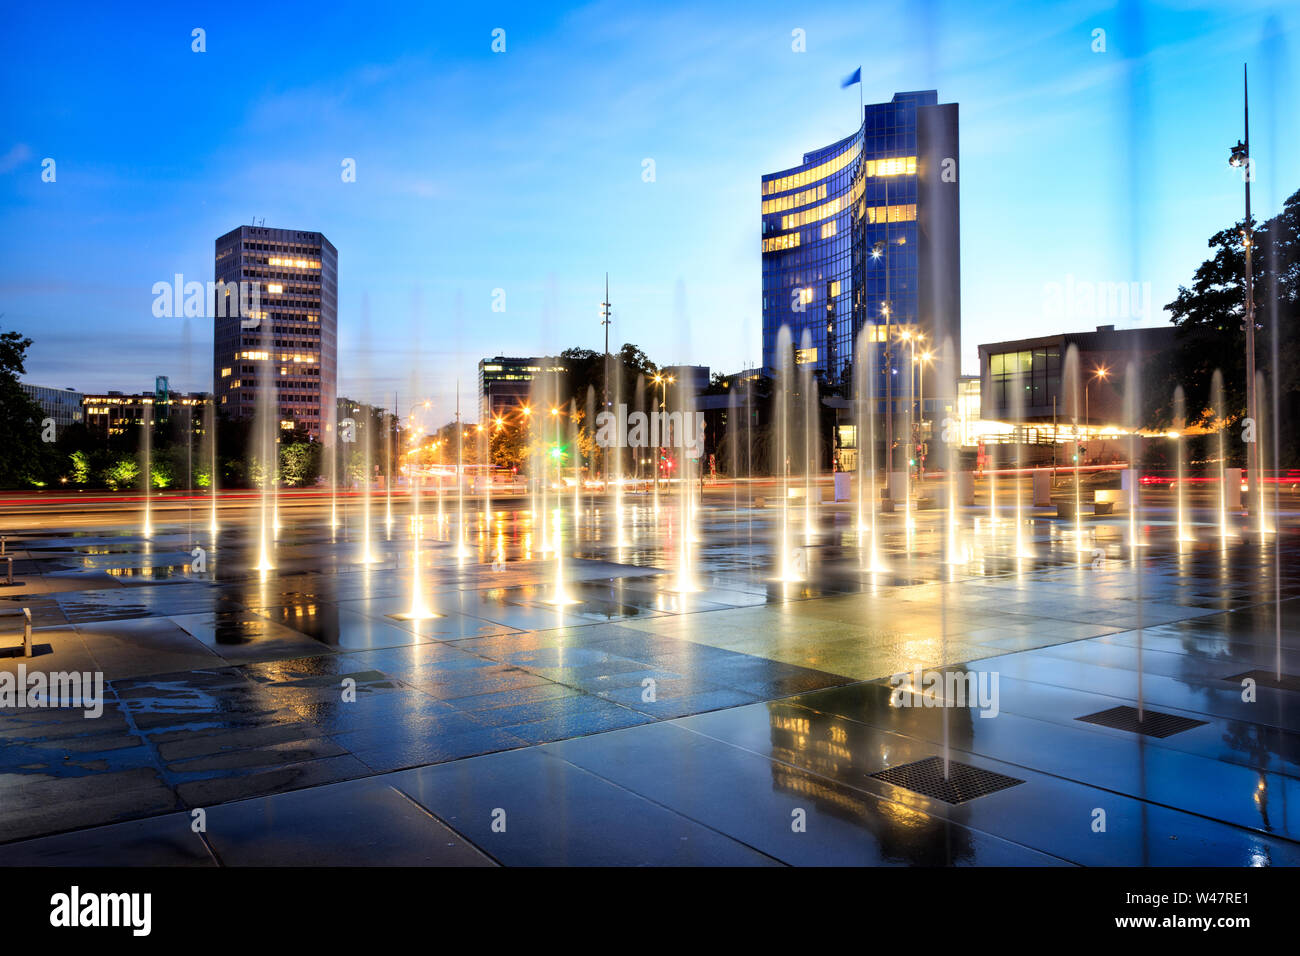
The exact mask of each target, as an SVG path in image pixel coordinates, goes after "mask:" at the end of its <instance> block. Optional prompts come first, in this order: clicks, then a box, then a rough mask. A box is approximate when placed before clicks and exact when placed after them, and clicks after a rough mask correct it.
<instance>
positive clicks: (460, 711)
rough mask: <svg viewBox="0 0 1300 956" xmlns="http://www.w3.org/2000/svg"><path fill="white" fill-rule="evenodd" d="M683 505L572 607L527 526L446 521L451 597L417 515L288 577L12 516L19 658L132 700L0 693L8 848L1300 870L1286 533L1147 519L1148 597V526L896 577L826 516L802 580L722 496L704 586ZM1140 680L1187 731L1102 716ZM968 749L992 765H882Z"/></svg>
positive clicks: (295, 564) (237, 855)
mask: <svg viewBox="0 0 1300 956" xmlns="http://www.w3.org/2000/svg"><path fill="white" fill-rule="evenodd" d="M646 510H647V511H648V510H649V509H646ZM665 512H666V513H665V515H664V516H663V518H662V521H663V523H664V530H663V531H662V532H655V531H654V529H653V523H654V521H655V519H654V518H653V516H651V517H647V518H644V519H642V524H643V527H642V530H641V533H640V535H639V537H638V538H636V539H635V540H634V542H633V544H632V545H631V546H629V547H626V548H622V549H619V548H614V547H611V546H607V545H604V544H602V543H601V537H602V535H603V536H604V537H606V538H607V537H608V534H607V530H608V529H607V527H605V528H602V527H601V526H600V525H598V523H597V522H590V521H589V522H587V526H586V527H585V528H584V529H583V534H582V535H580V536H579V539H578V541H577V542H576V543H575V544H574V548H575V556H574V558H573V559H572V560H570V561H568V562H567V566H568V569H569V573H570V575H571V579H570V580H569V581H568V583H567V591H568V594H567V596H568V597H569V598H570V599H571V603H565V604H553V603H550V601H551V599H552V597H553V594H554V584H553V581H552V568H553V562H551V561H549V560H540V559H539V558H538V557H537V556H531V557H530V556H528V554H527V551H526V548H527V541H526V539H525V538H524V537H523V536H522V535H512V537H511V539H510V543H511V554H510V560H509V561H508V562H507V564H506V566H505V568H504V570H498V571H493V570H492V569H491V566H490V564H489V563H488V562H487V561H486V560H480V559H483V558H484V557H485V555H484V554H482V553H477V554H475V555H473V556H471V557H470V558H469V559H468V560H467V561H465V562H464V563H463V564H461V563H460V562H458V561H457V559H456V558H455V556H454V551H453V549H452V546H451V543H450V542H449V541H447V540H444V541H441V542H439V541H434V540H431V541H429V542H427V543H426V544H425V545H423V546H422V548H423V549H424V551H425V554H426V558H427V560H428V566H427V568H426V571H425V579H426V581H427V582H428V589H429V593H428V594H427V600H428V602H429V604H430V605H431V606H432V608H433V610H434V611H436V614H437V616H435V617H430V618H427V619H423V620H410V619H407V618H405V617H403V613H404V612H405V611H406V610H408V609H409V606H410V595H409V581H410V577H411V570H410V567H409V560H410V554H409V551H407V550H405V549H404V547H403V543H402V542H401V541H399V540H397V539H396V538H395V539H394V540H393V541H391V542H380V544H379V545H377V547H378V548H379V549H380V550H381V551H382V554H381V560H380V562H379V563H376V564H373V565H360V564H358V563H357V561H356V550H357V547H356V542H355V540H351V541H349V540H346V539H340V540H339V541H330V540H329V538H328V535H322V534H321V532H320V531H319V529H316V530H313V529H299V530H294V529H292V528H290V529H288V530H286V532H285V533H284V538H283V540H282V541H281V543H280V547H279V552H278V560H277V570H276V571H275V572H272V573H270V574H267V575H259V574H257V573H256V572H255V571H252V570H249V569H250V567H251V565H253V564H254V563H255V562H254V561H253V560H251V552H250V549H251V547H252V544H253V541H252V538H253V536H252V535H248V534H246V533H244V532H243V531H241V530H238V529H236V530H231V531H229V532H225V533H223V534H222V536H221V538H220V539H219V542H218V547H217V548H215V549H213V550H212V552H211V558H210V560H211V565H210V568H209V570H210V573H207V574H196V573H194V570H193V568H192V566H191V565H189V564H188V563H187V562H188V561H189V555H190V548H191V545H192V544H193V542H192V541H191V540H190V538H189V537H188V534H187V533H186V532H185V531H183V530H182V531H176V530H172V529H167V530H165V531H164V532H163V533H161V534H158V535H156V536H155V537H154V538H152V539H151V540H150V541H148V542H142V541H141V540H140V539H139V538H138V537H133V536H131V535H129V534H121V533H112V532H103V533H101V534H97V535H66V536H60V535H57V534H48V535H33V536H28V537H26V538H23V539H21V540H16V541H15V539H13V538H11V539H10V549H11V551H14V550H16V553H17V555H18V558H17V562H16V564H17V569H16V570H17V574H18V575H19V576H21V577H24V578H25V579H26V580H27V581H28V583H29V590H28V591H27V592H26V593H24V594H22V595H20V596H19V598H18V600H20V602H21V603H22V604H23V605H25V606H28V607H30V608H31V609H32V612H33V615H34V618H35V623H36V625H37V628H38V629H37V631H36V634H35V643H36V645H37V655H36V656H35V657H34V658H33V659H31V660H23V659H21V658H15V657H8V658H0V672H4V673H8V674H16V673H17V669H18V668H19V666H24V667H26V668H27V670H29V671H33V670H49V671H53V670H60V671H87V672H100V673H102V674H103V675H104V680H105V681H106V684H105V698H106V699H105V702H104V710H103V715H102V716H101V717H99V718H97V719H86V718H84V717H83V716H82V710H80V709H78V708H62V709H58V708H54V709H45V708H19V709H14V710H11V711H9V712H8V713H6V715H5V716H4V719H3V723H2V724H0V801H2V802H0V805H2V806H3V807H4V812H3V814H0V864H2V865H51V864H81V865H94V864H101V863H105V864H119V865H120V864H127V865H130V864H164V865H172V864H175V865H213V864H225V865H272V864H281V865H304V864H307V865H310V864H358V865H367V864H392V865H420V864H446V865H494V864H505V865H564V864H578V865H586V864H593V865H598V864H616V865H624V864H627V865H632V864H635V865H647V864H649V865H656V864H661V865H673V864H686V865H693V864H708V865H782V864H791V865H1129V864H1131V865H1152V866H1162V865H1226V866H1262V865H1274V864H1281V865H1287V864H1296V863H1300V790H1297V781H1298V779H1300V683H1297V682H1296V681H1295V680H1294V678H1292V679H1291V680H1290V681H1289V682H1288V680H1286V679H1284V680H1283V681H1282V682H1281V683H1278V682H1276V681H1273V680H1272V679H1271V678H1270V677H1269V676H1268V675H1270V674H1272V673H1273V669H1274V668H1275V666H1276V663H1277V660H1278V658H1277V653H1278V642H1279V641H1280V643H1281V653H1282V660H1283V662H1284V664H1285V665H1286V666H1285V667H1284V671H1286V672H1287V673H1290V674H1292V675H1294V674H1296V673H1300V664H1297V663H1295V657H1296V654H1297V652H1298V651H1300V604H1298V603H1297V600H1298V599H1300V590H1298V589H1297V584H1298V578H1297V574H1296V573H1295V572H1293V571H1292V570H1291V568H1292V567H1294V566H1295V565H1293V564H1292V563H1291V561H1290V558H1291V557H1294V556H1295V549H1294V547H1293V543H1294V542H1293V539H1292V538H1291V536H1290V533H1289V532H1288V533H1287V534H1286V535H1284V538H1283V541H1282V543H1281V548H1280V554H1281V560H1280V563H1279V562H1277V561H1275V558H1274V554H1273V548H1272V546H1271V542H1270V546H1269V547H1266V548H1265V547H1260V544H1259V542H1258V541H1252V540H1251V539H1249V538H1248V537H1243V538H1242V539H1239V540H1233V541H1231V542H1230V543H1227V544H1224V545H1223V546H1222V547H1220V546H1219V545H1218V543H1217V542H1216V543H1215V545H1214V547H1194V548H1182V549H1181V550H1180V548H1179V545H1178V543H1177V542H1175V541H1174V540H1173V537H1172V533H1171V530H1170V529H1169V528H1163V529H1160V528H1153V529H1151V533H1150V539H1151V545H1150V547H1148V548H1145V549H1143V553H1142V554H1141V561H1142V576H1141V588H1140V596H1139V591H1138V589H1137V587H1136V583H1137V581H1136V577H1137V576H1136V575H1135V574H1134V571H1133V566H1132V563H1131V555H1130V553H1129V552H1128V551H1127V549H1125V548H1124V547H1123V546H1122V544H1121V543H1120V542H1121V537H1120V536H1119V534H1118V531H1116V534H1115V535H1114V536H1113V537H1110V538H1108V537H1106V536H1105V535H1104V534H1102V535H1101V536H1100V537H1099V542H1100V549H1101V550H1102V552H1103V553H1104V554H1105V555H1106V558H1107V560H1105V561H1103V562H1100V563H1098V562H1097V561H1095V560H1094V558H1093V554H1094V552H1092V551H1083V552H1080V551H1077V550H1076V549H1074V548H1073V547H1070V546H1069V545H1068V543H1067V542H1063V541H1062V540H1061V539H1060V536H1059V535H1058V534H1057V533H1056V531H1055V526H1054V525H1053V524H1052V523H1051V522H1038V523H1036V525H1035V529H1036V533H1035V546H1036V549H1037V551H1038V557H1036V558H1033V559H1028V560H1026V559H1016V558H1014V556H1012V555H1011V554H1010V549H1009V546H1008V542H1005V541H1002V542H998V541H995V540H992V539H989V540H983V541H982V543H981V542H976V543H977V544H978V547H976V548H975V549H974V551H973V553H972V554H971V556H970V560H969V561H968V562H967V563H965V564H964V565H961V566H952V565H945V564H944V563H943V561H942V554H941V553H940V550H939V549H940V545H939V544H936V542H937V541H938V540H939V539H941V538H942V535H941V534H938V533H934V532H933V530H931V531H929V532H925V533H920V534H918V535H917V537H916V540H915V542H914V543H913V546H912V550H911V553H910V554H909V553H908V551H907V542H906V541H904V540H903V539H901V538H896V539H895V540H893V541H891V542H889V544H890V547H889V548H887V552H888V555H887V560H888V562H889V564H890V566H891V570H890V571H889V572H888V573H883V574H867V573H863V572H862V571H861V569H860V566H859V565H860V557H859V554H858V552H857V549H856V547H855V538H856V536H855V535H854V534H851V533H850V532H849V529H848V524H847V522H846V520H845V519H846V518H847V515H840V516H839V518H838V519H835V518H834V517H833V516H831V515H826V516H825V518H824V526H823V527H821V528H819V530H818V534H817V538H816V544H815V545H813V546H812V547H811V548H810V549H809V550H808V552H807V560H808V562H809V570H808V575H807V577H808V581H809V582H812V583H798V582H794V583H785V582H780V581H774V580H771V578H772V577H773V572H772V571H771V570H770V567H771V565H772V563H773V562H772V556H771V548H770V547H769V546H767V545H766V544H763V543H762V542H765V541H767V540H768V539H770V538H771V536H772V534H773V528H774V522H773V513H772V512H770V511H766V512H765V511H760V510H755V511H750V510H748V509H742V510H740V511H733V510H732V509H730V508H719V507H708V508H704V509H702V510H701V512H700V522H701V526H700V527H699V529H698V531H697V535H698V538H699V546H698V551H697V553H696V555H695V558H694V572H695V584H696V589H695V590H693V591H686V592H682V591H678V590H674V581H673V579H674V578H675V575H674V574H673V573H672V572H673V569H674V567H675V565H674V555H675V548H676V546H675V544H674V543H673V541H672V538H671V529H672V524H673V522H672V518H671V508H666V509H665ZM645 526H651V527H650V530H646V527H645ZM751 536H752V537H751ZM751 541H753V542H756V543H751ZM480 550H482V549H480ZM665 572H666V573H665ZM1276 575H1280V580H1277V579H1276V578H1275V576H1276ZM1275 589H1276V592H1277V593H1279V594H1280V597H1281V601H1280V604H1275V603H1274V596H1275ZM1279 611H1280V614H1281V619H1280V621H1279V620H1278V617H1277V615H1278V613H1279ZM922 672H924V675H925V680H930V679H931V678H935V677H937V679H938V687H939V691H938V692H937V695H936V694H932V695H930V696H929V697H928V698H927V697H926V696H925V695H924V694H923V693H921V691H922V689H923V685H921V686H915V687H913V684H915V683H916V681H915V675H919V674H921V673H922ZM903 674H905V675H908V676H907V678H906V679H903V680H900V679H899V678H894V679H892V680H891V675H903ZM1252 674H1253V675H1254V676H1253V677H1251V676H1250V675H1252ZM948 675H951V676H948ZM1139 676H1140V681H1139ZM1243 681H1246V685H1249V686H1248V687H1247V686H1246V685H1244V684H1243ZM981 682H983V683H982V684H981ZM1139 684H1140V692H1141V695H1142V706H1143V712H1144V717H1145V715H1146V714H1147V713H1148V712H1150V713H1152V714H1155V715H1157V716H1159V715H1169V716H1171V717H1178V716H1181V717H1186V718H1190V720H1189V721H1187V722H1186V723H1187V724H1188V725H1189V726H1188V727H1187V729H1180V730H1179V731H1178V732H1174V733H1170V734H1169V735H1168V736H1155V735H1153V734H1152V733H1148V732H1142V733H1135V732H1133V730H1132V729H1125V728H1124V727H1123V726H1107V725H1106V724H1105V723H1097V722H1089V721H1083V720H1080V719H1079V718H1081V717H1085V716H1089V715H1095V714H1100V713H1104V712H1107V711H1109V710H1111V709H1114V708H1117V707H1125V706H1136V705H1137V702H1138V695H1139ZM896 685H898V686H896ZM899 686H903V687H906V688H909V689H911V690H914V691H916V693H915V695H914V696H913V697H911V698H909V700H910V702H912V703H914V704H915V705H914V706H897V703H898V701H897V696H898V688H899ZM981 686H983V687H984V688H985V689H989V688H993V689H995V692H996V697H995V700H994V701H993V702H992V703H993V705H994V706H990V702H989V701H987V700H984V701H981V700H978V699H969V698H968V699H965V700H961V701H958V700H955V699H953V698H952V689H953V688H954V687H956V688H962V687H967V688H972V689H973V688H977V687H981ZM945 700H946V702H947V704H948V706H942V704H944V702H945ZM936 704H938V705H940V706H934V705H936ZM990 710H995V711H996V713H990ZM1161 719H1163V717H1161ZM1148 729H1149V728H1148ZM945 748H946V749H945ZM945 753H946V754H947V759H948V761H949V767H950V769H951V768H952V767H957V768H959V770H960V772H961V773H963V774H966V775H967V777H966V778H963V779H968V780H969V781H971V782H972V783H971V785H972V786H978V785H979V783H980V781H996V783H995V784H994V785H993V786H992V788H990V789H988V791H987V792H982V793H979V794H978V795H975V796H972V797H969V798H968V799H960V800H958V799H956V798H952V797H951V794H950V793H947V796H948V797H949V798H948V799H945V798H944V796H941V795H938V794H940V793H946V791H942V790H940V791H933V790H932V791H931V792H929V793H927V792H925V788H924V787H922V789H920V790H918V789H913V788H912V787H910V786H902V785H900V784H899V783H898V782H897V781H898V780H900V779H902V778H900V777H897V776H893V775H891V774H888V773H885V774H884V776H883V777H882V772H885V771H888V770H890V769H891V768H894V769H898V768H902V769H903V770H904V771H908V770H915V772H916V773H917V774H922V773H923V771H926V770H927V768H928V770H929V771H931V772H932V771H933V769H934V767H935V766H940V767H941V766H943V762H942V758H943V757H944V755H945ZM935 757H939V758H941V759H940V761H938V762H937V763H930V764H925V763H924V761H926V759H927V758H935ZM913 764H915V765H916V766H915V767H911V766H910V765H913ZM931 775H932V776H933V773H931ZM891 780H892V781H893V782H891ZM941 783H942V781H941ZM963 785H964V784H963ZM199 809H201V810H202V811H203V818H204V819H203V826H202V827H195V826H194V825H193V824H194V820H195V813H194V811H196V810H199ZM1099 821H1100V825H1099ZM196 830H198V831H201V832H196Z"/></svg>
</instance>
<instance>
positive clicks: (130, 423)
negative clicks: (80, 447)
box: [81, 391, 212, 442]
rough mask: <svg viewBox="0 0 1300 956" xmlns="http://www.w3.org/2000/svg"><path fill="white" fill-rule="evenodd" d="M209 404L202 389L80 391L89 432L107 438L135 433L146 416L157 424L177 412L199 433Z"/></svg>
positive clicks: (82, 411)
mask: <svg viewBox="0 0 1300 956" xmlns="http://www.w3.org/2000/svg"><path fill="white" fill-rule="evenodd" d="M211 404H212V396H211V395H208V394H205V393H202V392H192V393H190V394H188V395H186V394H179V393H176V392H171V391H167V392H162V393H160V392H157V391H154V392H139V393H136V394H127V393H125V392H117V391H109V392H101V393H100V394H97V395H83V396H82V397H81V413H82V417H83V420H84V421H85V423H86V428H87V429H88V430H89V431H90V433H91V434H92V435H95V436H96V437H98V438H100V439H102V440H103V441H105V442H107V441H109V440H112V439H118V438H125V437H127V436H131V435H138V433H139V430H140V429H141V427H143V425H144V423H145V421H146V420H149V421H152V422H154V423H155V424H157V423H160V422H164V421H170V420H171V419H173V418H176V417H177V416H179V417H180V420H181V421H183V422H186V423H187V424H189V426H190V427H191V428H192V429H193V431H194V434H195V435H201V434H203V432H204V420H205V418H206V416H207V406H209V405H211Z"/></svg>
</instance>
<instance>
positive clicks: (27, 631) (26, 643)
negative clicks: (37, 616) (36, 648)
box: [0, 607, 32, 657]
mask: <svg viewBox="0 0 1300 956" xmlns="http://www.w3.org/2000/svg"><path fill="white" fill-rule="evenodd" d="M6 617H20V618H22V625H23V657H31V656H32V612H31V609H30V608H25V607H5V608H0V618H6Z"/></svg>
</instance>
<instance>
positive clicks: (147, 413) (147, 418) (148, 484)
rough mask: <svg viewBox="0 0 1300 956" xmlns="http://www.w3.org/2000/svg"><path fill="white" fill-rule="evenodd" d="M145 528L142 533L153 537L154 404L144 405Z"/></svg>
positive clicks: (141, 530) (147, 536)
mask: <svg viewBox="0 0 1300 956" xmlns="http://www.w3.org/2000/svg"><path fill="white" fill-rule="evenodd" d="M141 438H142V439H143V441H144V526H143V527H142V528H141V529H140V533H141V534H143V535H144V537H146V538H150V537H153V509H152V504H153V404H152V403H151V402H145V403H144V432H143V434H142V435H141Z"/></svg>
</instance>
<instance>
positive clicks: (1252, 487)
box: [1228, 64, 1264, 504]
mask: <svg viewBox="0 0 1300 956" xmlns="http://www.w3.org/2000/svg"><path fill="white" fill-rule="evenodd" d="M1241 79H1242V113H1243V117H1244V120H1245V127H1246V130H1245V132H1246V139H1245V141H1244V142H1242V141H1241V140H1238V141H1237V145H1236V146H1234V147H1232V151H1231V155H1230V156H1229V157H1228V165H1230V166H1237V167H1240V168H1241V171H1242V176H1241V178H1242V182H1243V183H1244V184H1245V187H1246V221H1245V223H1244V225H1243V227H1242V230H1241V236H1242V244H1243V246H1244V247H1245V250H1246V317H1245V324H1246V417H1247V418H1249V419H1250V420H1251V422H1258V421H1259V416H1258V415H1257V414H1256V413H1257V411H1258V409H1257V407H1256V402H1257V400H1258V396H1257V395H1256V394H1255V274H1254V269H1253V268H1252V265H1251V251H1252V249H1251V247H1252V246H1253V245H1254V242H1253V230H1252V229H1251V221H1250V181H1251V180H1252V179H1254V178H1255V168H1254V164H1253V162H1252V161H1251V158H1250V85H1249V82H1248V80H1247V76H1246V67H1245V65H1244V64H1243V66H1242V68H1241ZM1253 437H1254V438H1255V439H1256V440H1255V441H1252V442H1251V443H1250V446H1249V448H1248V449H1247V460H1246V469H1247V473H1248V476H1249V478H1250V483H1249V485H1248V492H1249V498H1250V504H1254V503H1255V501H1256V496H1257V490H1258V488H1259V482H1260V480H1262V478H1263V477H1264V476H1263V475H1261V474H1260V473H1259V440H1258V439H1259V437H1260V436H1259V435H1258V434H1256V435H1254V436H1253Z"/></svg>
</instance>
